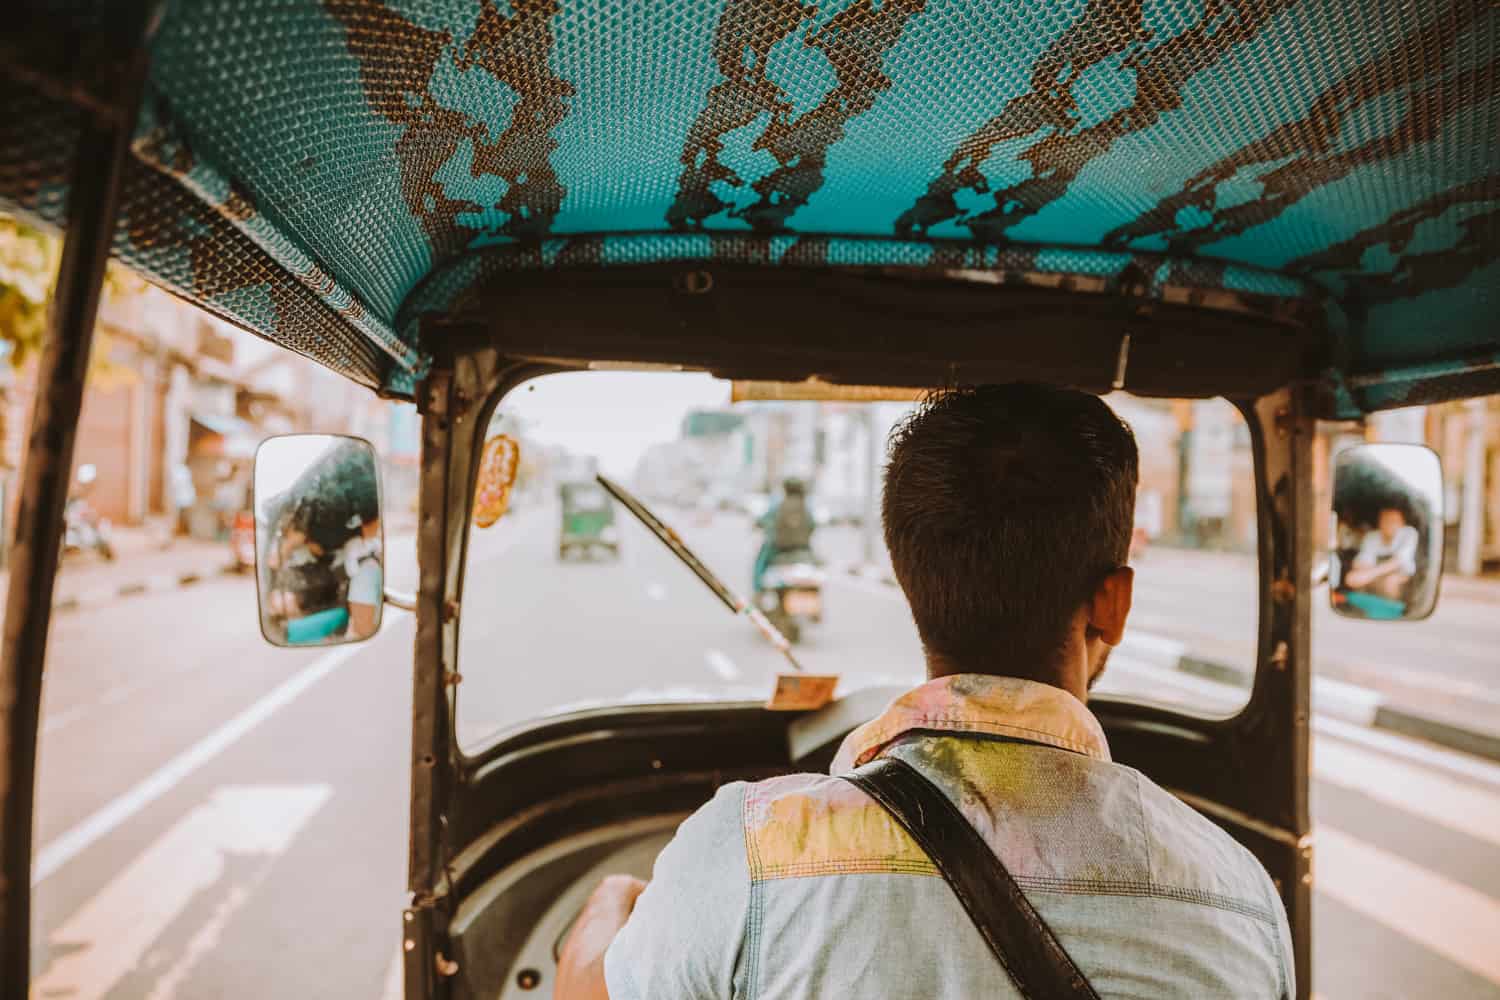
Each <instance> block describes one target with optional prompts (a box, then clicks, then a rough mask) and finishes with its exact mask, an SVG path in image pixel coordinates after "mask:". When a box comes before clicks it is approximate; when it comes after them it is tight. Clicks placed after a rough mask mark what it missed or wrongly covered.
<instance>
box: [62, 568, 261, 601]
mask: <svg viewBox="0 0 1500 1000" xmlns="http://www.w3.org/2000/svg"><path fill="white" fill-rule="evenodd" d="M233 572H234V570H233V568H232V567H229V566H225V565H223V564H218V563H216V564H214V565H213V566H211V567H206V568H204V569H198V570H184V571H183V572H180V573H157V574H154V575H151V576H146V577H141V578H140V579H136V580H127V581H125V582H124V583H117V584H115V585H114V586H106V587H97V588H94V589H92V590H83V591H79V592H78V593H73V594H66V595H63V596H60V597H58V598H57V599H56V600H54V601H53V602H52V610H53V611H54V612H63V611H80V610H82V609H84V608H90V607H94V606H96V605H99V604H107V603H109V602H110V601H114V600H118V599H119V598H122V597H135V596H136V595H138V594H159V593H162V592H164V591H169V590H181V589H183V588H184V587H191V586H193V585H194V584H197V583H202V582H203V581H204V580H207V579H210V578H212V577H215V576H226V575H229V574H231V573H233Z"/></svg>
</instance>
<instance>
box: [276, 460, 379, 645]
mask: <svg viewBox="0 0 1500 1000" xmlns="http://www.w3.org/2000/svg"><path fill="white" fill-rule="evenodd" d="M254 480H255V486H254V497H255V498H254V508H255V582H256V593H257V596H258V598H259V606H260V630H261V635H263V636H264V637H265V639H266V641H267V642H269V643H271V644H272V645H276V646H294V647H303V646H332V645H339V644H341V643H346V642H361V641H363V640H365V639H369V638H370V637H372V636H373V635H375V633H376V632H378V631H379V630H380V619H381V610H382V607H383V604H384V593H385V536H384V533H383V530H382V527H381V516H380V515H381V506H380V474H379V472H378V470H377V468H376V463H375V449H374V447H372V446H371V444H370V443H369V442H368V441H365V440H363V439H362V438H354V437H344V436H340V435H333V434H287V435H283V436H281V437H273V438H268V439H267V440H265V441H263V442H262V443H261V445H260V448H258V449H257V450H256V453H255V475H254Z"/></svg>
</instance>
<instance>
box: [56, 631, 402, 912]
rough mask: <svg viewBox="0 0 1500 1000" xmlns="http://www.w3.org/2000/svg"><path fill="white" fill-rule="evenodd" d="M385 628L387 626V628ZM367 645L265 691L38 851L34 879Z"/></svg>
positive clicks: (342, 649)
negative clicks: (233, 715)
mask: <svg viewBox="0 0 1500 1000" xmlns="http://www.w3.org/2000/svg"><path fill="white" fill-rule="evenodd" d="M404 613H405V612H402V614H404ZM384 617H385V621H386V622H390V621H394V620H395V619H396V618H398V617H399V615H398V614H397V613H396V612H395V610H394V609H389V610H388V611H387V613H386V614H385V616H384ZM383 631H385V630H384V629H382V632H383ZM365 648H367V647H365V646H362V645H357V644H352V645H347V646H339V647H337V648H336V649H333V650H330V651H329V652H327V653H325V654H323V655H322V656H320V657H318V658H317V659H316V660H314V661H313V662H312V663H310V664H308V665H307V666H306V667H304V668H302V670H300V671H298V672H297V673H295V674H293V675H292V676H291V677H289V678H287V679H286V680H284V681H282V682H281V683H280V684H278V685H277V686H276V687H274V688H272V689H271V690H270V691H269V692H267V693H266V694H265V695H262V696H261V698H260V699H259V700H258V701H256V702H255V703H254V704H252V705H251V706H250V707H249V708H247V709H245V710H244V711H243V712H241V713H240V714H238V715H236V716H235V717H234V718H232V719H230V720H229V721H228V722H226V723H224V724H223V725H222V726H220V727H219V728H218V729H215V730H214V731H213V732H211V733H209V734H208V735H207V736H205V737H203V738H202V739H201V740H199V741H198V742H197V743H194V744H193V745H192V746H190V747H188V748H187V749H186V750H184V751H182V752H181V753H179V754H178V755H177V756H175V757H173V758H172V759H171V760H169V761H167V762H166V763H165V764H163V765H162V766H161V767H159V768H157V769H156V770H155V771H154V772H152V773H151V774H150V775H148V776H147V777H146V778H145V779H143V780H142V781H141V782H139V783H138V784H137V785H136V786H135V787H133V788H131V789H130V790H129V791H127V792H125V793H124V794H123V795H121V796H119V797H118V798H116V799H114V800H112V801H111V802H109V803H108V804H107V805H105V806H104V807H103V808H101V809H99V810H98V811H97V812H95V813H93V814H92V815H90V816H89V817H88V818H87V819H84V820H83V821H82V822H80V823H79V824H78V825H76V826H74V827H73V828H71V829H69V830H68V831H67V832H65V833H63V834H62V835H61V836H59V837H57V839H55V840H53V841H52V842H51V843H50V844H48V845H47V846H46V847H43V848H42V849H41V850H40V851H38V852H37V854H36V856H35V857H34V858H33V859H32V864H31V884H32V885H37V884H39V883H41V882H42V881H43V880H44V879H46V878H47V877H48V876H49V875H51V874H52V873H53V872H55V871H57V870H58V869H59V868H61V867H62V866H63V865H65V864H67V863H68V862H69V861H71V860H73V859H74V858H75V857H77V856H78V855H79V854H80V853H82V852H83V851H85V850H87V849H88V848H89V847H90V846H92V845H93V844H94V843H95V842H96V841H98V840H99V839H100V838H102V837H105V836H108V835H109V833H110V832H112V831H113V830H114V829H115V828H116V827H118V826H119V825H120V824H121V823H124V822H125V821H126V820H128V819H130V818H131V817H132V816H134V815H135V814H136V813H138V812H140V811H141V810H142V809H144V808H145V807H146V806H148V805H150V804H151V803H152V802H155V801H156V800H157V799H159V798H161V797H162V796H163V795H165V794H166V793H167V792H168V791H170V790H171V789H172V787H173V786H174V785H176V784H177V783H178V782H179V781H181V780H182V779H183V778H185V777H187V776H188V775H189V774H192V773H193V772H194V771H196V770H197V769H198V768H200V767H202V766H203V765H204V764H206V763H208V762H209V761H210V760H212V759H213V758H214V757H216V756H218V755H219V754H220V753H222V752H223V751H224V750H225V749H227V748H228V747H230V746H233V745H234V744H235V742H237V741H238V740H239V739H240V738H242V737H243V736H244V735H245V734H246V733H248V732H250V731H251V730H252V729H254V728H255V727H256V726H258V725H260V724H261V723H262V722H264V721H266V719H268V718H270V717H271V716H272V715H273V714H275V712H276V711H277V710H278V709H280V708H283V707H284V706H286V705H288V704H290V703H291V702H292V701H294V700H296V698H297V697H298V696H300V695H301V694H302V693H303V692H305V691H306V690H307V689H308V688H310V687H312V686H313V685H314V684H316V683H317V682H318V681H320V680H322V679H323V678H324V677H327V676H328V675H329V674H331V673H333V672H334V671H335V670H337V669H338V668H339V667H340V666H342V665H343V664H345V663H347V662H348V661H349V660H350V659H352V658H353V657H354V656H356V655H357V654H359V653H360V652H361V651H363V650H364V649H365Z"/></svg>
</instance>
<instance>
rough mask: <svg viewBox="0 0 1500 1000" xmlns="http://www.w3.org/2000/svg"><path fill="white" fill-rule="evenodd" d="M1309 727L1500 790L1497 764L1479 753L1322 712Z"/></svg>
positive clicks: (1318, 731) (1499, 767) (1499, 765)
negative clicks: (1481, 756) (1423, 741)
mask: <svg viewBox="0 0 1500 1000" xmlns="http://www.w3.org/2000/svg"><path fill="white" fill-rule="evenodd" d="M1312 728H1313V732H1315V733H1320V734H1324V735H1327V736H1336V737H1338V738H1339V739H1341V740H1344V741H1345V742H1348V743H1358V744H1359V745H1360V746H1362V747H1365V748H1366V749H1369V750H1379V751H1380V752H1382V753H1386V754H1390V755H1392V756H1395V757H1401V758H1403V759H1405V760H1409V761H1413V762H1415V763H1417V764H1421V765H1422V766H1424V767H1430V768H1433V769H1435V770H1439V771H1446V772H1447V773H1449V774H1452V775H1457V776H1458V777H1461V778H1469V779H1471V780H1473V781H1479V782H1483V783H1484V784H1486V785H1489V786H1491V787H1493V788H1495V789H1497V790H1500V764H1493V763H1491V762H1489V761H1487V760H1484V759H1482V758H1479V757H1473V756H1470V755H1469V754H1464V753H1458V752H1457V751H1453V750H1444V749H1443V748H1441V747H1435V746H1430V745H1428V744H1426V743H1422V742H1419V741H1417V740H1412V739H1408V738H1406V737H1405V736H1397V735H1395V734H1394V733H1384V732H1381V731H1380V730H1378V729H1369V728H1366V727H1364V726H1357V725H1352V724H1350V723H1347V722H1343V721H1340V720H1338V719H1330V718H1328V717H1327V716H1324V715H1315V716H1313V721H1312Z"/></svg>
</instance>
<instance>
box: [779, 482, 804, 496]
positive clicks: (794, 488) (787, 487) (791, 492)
mask: <svg viewBox="0 0 1500 1000" xmlns="http://www.w3.org/2000/svg"><path fill="white" fill-rule="evenodd" d="M781 489H782V491H783V492H785V493H786V495H787V496H789V497H790V496H799V497H800V496H803V495H805V494H806V493H807V484H806V483H805V482H803V481H802V480H800V479H788V480H786V481H785V482H783V483H782V484H781Z"/></svg>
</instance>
